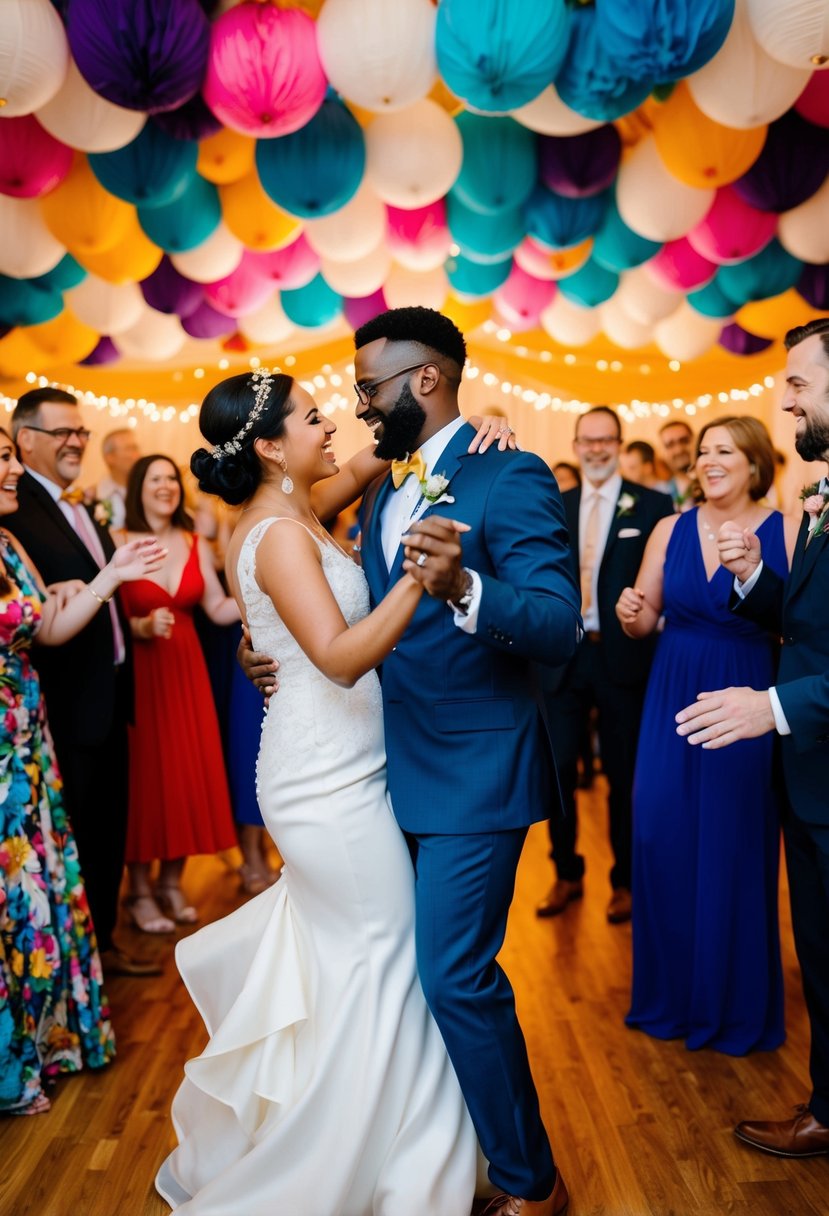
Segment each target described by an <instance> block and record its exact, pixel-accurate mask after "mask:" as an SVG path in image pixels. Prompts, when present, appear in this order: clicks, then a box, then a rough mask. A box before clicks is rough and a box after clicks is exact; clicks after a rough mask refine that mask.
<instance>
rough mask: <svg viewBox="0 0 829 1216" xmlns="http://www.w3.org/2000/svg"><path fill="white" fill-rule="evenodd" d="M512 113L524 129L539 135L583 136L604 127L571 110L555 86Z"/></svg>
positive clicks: (592, 119)
mask: <svg viewBox="0 0 829 1216" xmlns="http://www.w3.org/2000/svg"><path fill="white" fill-rule="evenodd" d="M510 113H511V116H512V117H513V118H514V119H516V121H517V122H520V123H521V125H522V126H523V127H529V129H530V130H531V131H537V132H538V134H539V135H581V134H583V133H584V132H585V131H595V129H596V128H597V127H601V126H603V125H604V124H603V123H602V122H601V121H598V122H597V121H596V119H594V118H585V117H584V115H583V114H578V113H577V112H576V111H575V110H571V109H570V107H569V106H567V105H565V104H564V102H563V101H562V100H561V98H560V97H559V95H558V92H557V91H556V87H555V85H554V84H549V85H547V88H546V89H544V90H543V92H541V93H539V95H538V96H537V97H535V98H534V99H533V100H532V101H530V102H528V103H527V104H526V105H525V106H519V108H518V109H517V110H512V111H510Z"/></svg>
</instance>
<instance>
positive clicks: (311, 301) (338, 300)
mask: <svg viewBox="0 0 829 1216" xmlns="http://www.w3.org/2000/svg"><path fill="white" fill-rule="evenodd" d="M279 299H280V303H281V304H282V308H283V311H284V313H285V316H286V317H287V318H288V320H289V321H292V322H293V323H294V325H299V326H300V328H302V329H319V328H320V327H321V326H323V325H329V324H330V323H331V322H332V321H335V320H336V319H337V317H338V316H339V315H340V312H341V311H342V304H343V300H342V296H341V295H339V293H338V292H336V291H333V290H332V289H331V288H330V287H329V286H328V284H327V283H326V281H325V279H324V278H323V277H322V275H321V274H318V275H317V276H316V278H313V279H312V280H311V282H310V283H306V285H305V286H304V287H297V288H295V289H294V290H293V291H283V292H280V296H279Z"/></svg>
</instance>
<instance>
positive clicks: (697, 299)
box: [688, 279, 736, 321]
mask: <svg viewBox="0 0 829 1216" xmlns="http://www.w3.org/2000/svg"><path fill="white" fill-rule="evenodd" d="M688 303H689V304H690V306H691V307H692V308H693V309H694V311H695V312H698V313H700V314H701V315H702V316H703V317H717V318H718V319H719V320H721V321H722V320H725V319H726V318H730V317H733V315H734V313H735V311H736V306H735V304H734V301H733V300H731V299H730V298H729V297H728V296H727V295H726V294H725V292H724V291H723V289H722V287H721V286H720V285H719V283H718V282H717V280H716V279H714V280H713V282H711V283H706V284H705V286H704V287H700V288H699V290H698V291H692V292H689V293H688Z"/></svg>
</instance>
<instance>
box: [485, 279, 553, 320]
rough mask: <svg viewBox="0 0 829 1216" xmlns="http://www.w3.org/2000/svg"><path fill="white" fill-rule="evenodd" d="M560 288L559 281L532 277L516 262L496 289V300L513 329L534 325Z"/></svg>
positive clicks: (504, 317)
mask: <svg viewBox="0 0 829 1216" xmlns="http://www.w3.org/2000/svg"><path fill="white" fill-rule="evenodd" d="M557 290H558V288H557V285H556V284H555V283H554V282H552V281H551V280H549V279H536V278H533V276H532V275H530V274H527V272H526V270H522V269H521V267H520V266H513V268H512V270H511V271H510V273H509V278H508V279H507V281H506V283H504V284H503V286H501V287H499V288H498V290H497V291H496V292H495V295H494V297H493V300H494V303H495V306H496V308H497V309H498V312H499V313H500V315H501V316H502V317H503V319H504V320H505V321H506V323H507V324H508V325H509V326H511V327H512V328H513V329H516V330H525V329H535V327H536V326H537V325H538V324H539V320H540V317H541V314H542V313H543V311H544V309H545V308H546V307H547V305H548V304H551V303H552V301H553V297H554V296H555V294H556V291H557Z"/></svg>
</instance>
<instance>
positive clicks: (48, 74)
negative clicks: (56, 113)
mask: <svg viewBox="0 0 829 1216" xmlns="http://www.w3.org/2000/svg"><path fill="white" fill-rule="evenodd" d="M2 10H3V19H2V22H0V100H2V112H3V117H4V118H17V117H19V116H20V115H21V114H30V113H31V112H32V111H33V110H37V109H38V108H39V107H40V106H44V105H46V102H47V101H48V100H49V98H50V97H54V95H55V93H57V91H58V89H59V88H60V86H61V85H62V84H63V79H64V77H65V75H66V70H67V68H68V66H69V46H68V44H67V41H66V34H65V33H64V30H63V25H62V23H61V19H60V17H59V16H58V15H57V13H56V12H55V10H54V9H53V8H52V5H51V4H50V3H49V0H3V4H2Z"/></svg>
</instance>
